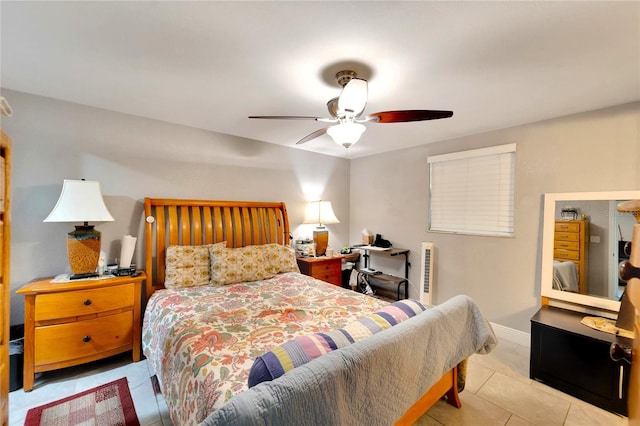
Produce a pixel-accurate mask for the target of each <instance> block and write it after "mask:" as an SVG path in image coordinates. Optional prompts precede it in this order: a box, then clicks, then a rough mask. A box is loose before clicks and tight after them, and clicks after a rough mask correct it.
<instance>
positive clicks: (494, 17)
mask: <svg viewBox="0 0 640 426" xmlns="http://www.w3.org/2000/svg"><path fill="white" fill-rule="evenodd" d="M0 17H1V24H2V25H1V48H2V50H1V63H0V65H1V74H0V78H1V80H0V83H1V85H2V87H4V88H8V89H13V90H18V91H23V92H27V93H32V94H37V95H42V96H47V97H52V98H57V99H62V100H66V101H71V102H76V103H79V104H84V105H90V106H94V107H98V108H105V109H108V110H113V111H120V112H124V113H128V114H134V115H138V116H142V117H149V118H153V119H158V120H163V121H167V122H172V123H178V124H183V125H187V126H192V127H196V128H202V129H208V130H213V131H216V132H221V133H227V134H231V135H237V136H242V137H246V138H252V139H257V140H261V141H266V142H270V143H275V144H281V145H285V146H290V147H294V146H296V145H295V142H296V141H297V140H299V139H300V138H302V137H303V136H305V135H307V134H309V133H311V132H313V131H314V130H316V129H319V128H321V127H322V126H324V125H325V124H323V123H318V122H314V121H283V120H250V119H248V118H247V117H248V116H249V115H309V116H321V117H326V116H327V111H326V107H325V104H326V102H327V101H328V100H329V99H330V98H332V97H335V96H337V95H338V94H339V93H340V89H339V88H338V86H337V85H335V83H333V82H331V81H330V80H331V78H329V77H327V76H330V75H331V74H333V73H334V72H335V71H337V70H339V69H340V68H341V67H340V66H339V65H336V64H339V63H342V62H355V63H356V64H357V69H356V71H360V72H362V71H367V68H369V70H370V72H365V74H370V75H365V77H368V78H369V103H368V105H367V108H366V110H365V113H372V112H377V111H386V110H395V109H444V110H452V111H454V116H453V118H449V119H443V120H434V121H424V122H417V123H399V124H375V123H371V124H367V131H366V132H365V133H364V135H363V136H362V139H361V140H360V142H359V143H358V144H357V145H355V146H353V147H352V148H350V149H349V150H346V149H344V148H342V147H340V146H338V145H336V144H335V143H333V142H332V141H331V139H330V138H329V137H328V136H326V135H325V136H322V137H320V138H318V139H315V140H313V141H311V142H308V143H306V144H304V145H300V146H298V147H299V148H300V149H306V150H310V151H314V152H320V153H325V154H330V155H334V156H341V157H346V158H357V157H362V156H366V155H371V154H376V153H382V152H386V151H390V150H394V149H400V148H405V147H411V146H416V145H422V144H425V143H431V142H436V141H442V140H447V139H451V138H455V137H459V136H464V135H469V134H475V133H481V132H485V131H489V130H494V129H499V128H505V127H510V126H514V125H518V124H523V123H528V122H535V121H539V120H543V119H546V118H551V117H557V116H561V115H565V114H571V113H575V112H581V111H587V110H593V109H598V108H602V107H607V106H611V105H616V104H622V103H627V102H631V101H635V100H639V99H640V2H637V1H630V2H614V1H604V2H581V1H550V2H538V1H533V2H520V1H513V2H485V1H471V2H402V1H394V2H391V1H385V2H326V1H322V2H161V1H153V2H10V1H2V2H1V3H0ZM9 101H10V99H9ZM15 114H20V111H15Z"/></svg>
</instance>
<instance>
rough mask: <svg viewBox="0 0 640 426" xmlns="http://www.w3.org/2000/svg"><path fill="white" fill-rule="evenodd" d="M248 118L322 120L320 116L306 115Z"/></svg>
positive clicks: (252, 116) (255, 116)
mask: <svg viewBox="0 0 640 426" xmlns="http://www.w3.org/2000/svg"><path fill="white" fill-rule="evenodd" d="M249 118H262V119H266V120H315V121H319V120H323V119H322V118H320V117H307V116H304V115H250V116H249Z"/></svg>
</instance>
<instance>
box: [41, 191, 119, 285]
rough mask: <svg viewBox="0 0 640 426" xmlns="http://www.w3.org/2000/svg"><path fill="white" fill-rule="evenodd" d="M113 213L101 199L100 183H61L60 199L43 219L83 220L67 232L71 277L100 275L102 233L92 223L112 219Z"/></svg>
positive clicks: (50, 220)
mask: <svg viewBox="0 0 640 426" xmlns="http://www.w3.org/2000/svg"><path fill="white" fill-rule="evenodd" d="M111 221H113V216H111V213H109V210H107V206H106V205H105V204H104V200H103V199H102V193H101V192H100V183H99V182H96V181H86V180H67V179H65V181H64V183H63V185H62V192H61V193H60V197H59V198H58V202H57V203H56V205H55V206H54V207H53V210H52V211H51V213H49V216H47V217H46V219H45V220H44V222H83V223H84V224H83V225H76V227H75V228H76V229H75V230H74V231H71V232H69V234H67V255H68V257H69V266H70V267H71V272H72V273H73V274H72V275H71V278H72V279H82V278H88V277H91V276H95V275H98V274H97V273H96V268H97V266H98V260H99V258H100V247H101V241H100V239H101V234H100V232H99V231H96V230H95V229H93V225H89V222H111Z"/></svg>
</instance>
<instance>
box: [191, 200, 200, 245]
mask: <svg viewBox="0 0 640 426" xmlns="http://www.w3.org/2000/svg"><path fill="white" fill-rule="evenodd" d="M191 216H192V218H193V245H195V246H199V245H202V219H201V218H200V207H193V208H192V209H191Z"/></svg>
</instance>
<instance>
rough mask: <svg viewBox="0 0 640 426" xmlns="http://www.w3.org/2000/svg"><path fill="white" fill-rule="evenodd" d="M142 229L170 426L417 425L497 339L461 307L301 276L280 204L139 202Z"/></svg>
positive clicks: (459, 301) (156, 361)
mask: <svg viewBox="0 0 640 426" xmlns="http://www.w3.org/2000/svg"><path fill="white" fill-rule="evenodd" d="M145 220H146V227H145V249H146V265H145V266H146V271H147V281H146V285H145V292H146V298H145V300H146V302H147V303H146V308H145V316H144V324H143V332H142V341H143V351H144V354H145V356H146V357H147V359H148V362H149V364H150V365H151V367H152V369H153V370H154V372H155V374H156V376H157V378H158V381H159V383H160V387H161V391H162V393H163V396H164V397H165V401H166V402H167V406H168V408H169V412H170V415H171V417H172V420H173V422H174V424H176V425H178V424H180V425H183V424H185V425H186V424H201V423H203V424H211V425H214V424H238V425H240V424H256V425H258V424H320V423H322V424H361V423H362V422H365V421H368V422H370V423H371V422H373V423H374V424H390V423H395V422H396V421H398V424H412V423H413V422H414V421H415V420H416V419H418V418H419V417H420V416H421V415H422V414H423V413H424V412H426V410H427V409H428V408H429V407H430V406H431V405H432V404H433V403H435V402H436V401H437V400H438V399H440V398H441V397H443V396H445V395H446V398H447V400H448V402H449V403H451V404H452V405H455V406H458V407H459V406H460V401H459V398H458V394H457V387H458V381H457V378H458V377H457V376H458V372H457V365H458V364H459V363H460V362H461V361H463V360H464V359H466V358H467V357H468V356H470V355H471V354H473V353H486V352H488V351H490V350H491V349H492V348H493V346H495V344H496V342H497V341H496V339H495V335H494V334H493V331H492V330H491V327H490V326H489V324H488V323H487V322H486V320H485V319H484V318H483V317H482V315H481V314H480V312H479V310H478V309H477V306H475V304H474V303H473V301H472V300H470V299H469V298H467V297H464V296H459V297H456V298H454V299H455V300H451V301H448V302H447V303H445V304H443V305H441V306H436V307H428V309H426V307H423V306H422V305H420V304H419V302H417V301H411V300H409V301H401V302H396V303H394V304H389V303H388V302H384V301H381V300H378V299H375V298H372V297H369V296H366V295H364V294H360V293H357V292H353V291H351V290H347V289H342V288H340V287H337V286H334V285H332V284H329V283H325V282H323V281H319V280H316V279H314V278H311V277H308V276H305V275H302V274H300V273H299V271H298V269H297V264H296V262H295V254H294V253H293V251H292V250H291V249H290V248H289V247H288V245H289V242H290V230H289V223H288V217H287V211H286V206H285V204H284V203H269V202H231V201H206V200H179V199H153V198H145ZM212 283H213V284H212ZM345 336H346V337H345ZM435 341H438V344H437V345H434V344H433V342H435ZM429 342H431V343H429ZM320 355H322V356H320ZM294 367H295V368H294ZM364 404H366V407H365V405H364Z"/></svg>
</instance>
